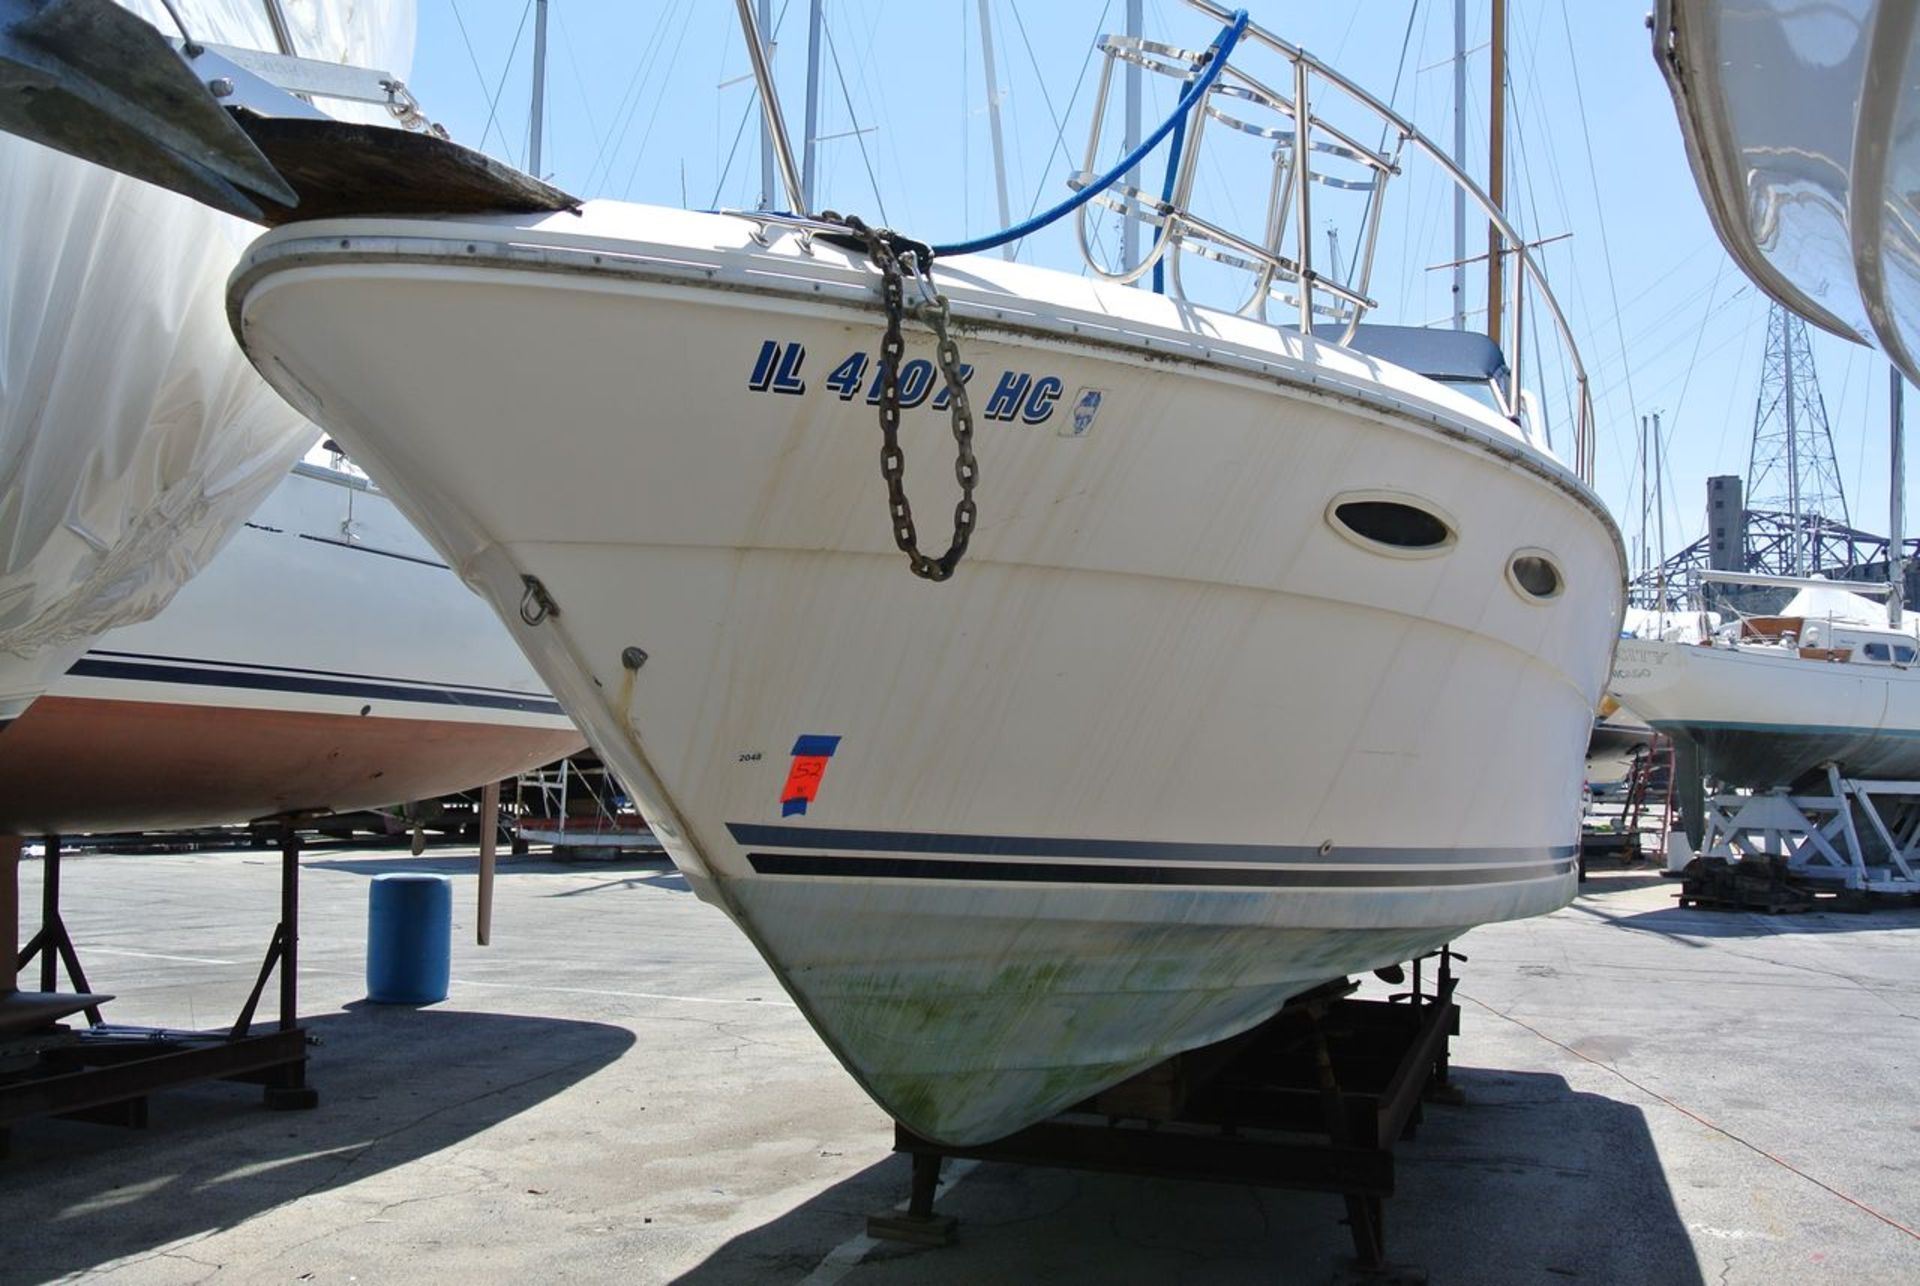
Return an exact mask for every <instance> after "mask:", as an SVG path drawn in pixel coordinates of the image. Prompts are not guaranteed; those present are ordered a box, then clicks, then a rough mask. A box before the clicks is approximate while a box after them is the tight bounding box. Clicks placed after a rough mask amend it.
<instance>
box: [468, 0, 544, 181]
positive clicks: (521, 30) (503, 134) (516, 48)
mask: <svg viewBox="0 0 1920 1286" xmlns="http://www.w3.org/2000/svg"><path fill="white" fill-rule="evenodd" d="M532 12H533V0H527V3H526V5H525V6H524V7H523V8H522V9H521V10H520V25H519V26H517V27H515V28H514V29H513V45H512V47H511V48H509V49H508V50H507V62H506V65H505V66H504V67H502V68H501V69H500V83H499V84H497V85H495V86H494V87H493V98H492V100H491V101H489V102H488V103H487V124H486V128H485V129H482V130H481V131H480V146H481V147H483V148H484V147H485V146H486V145H487V134H488V133H489V132H490V131H491V130H492V129H493V118H494V116H495V115H496V114H497V113H498V112H499V110H500V95H501V94H502V93H504V92H505V91H506V88H507V73H508V72H510V71H512V70H513V59H514V55H516V54H518V53H519V52H520V37H521V36H522V35H524V34H526V30H527V15H528V14H529V13H532ZM500 146H501V147H503V148H507V149H508V152H509V155H511V151H512V146H513V145H512V144H511V143H508V142H507V131H506V127H505V126H502V127H501V129H500Z"/></svg>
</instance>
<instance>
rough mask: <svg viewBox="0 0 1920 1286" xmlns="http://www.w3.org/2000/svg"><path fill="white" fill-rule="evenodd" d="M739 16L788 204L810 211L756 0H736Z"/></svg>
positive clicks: (811, 207) (797, 208) (796, 212)
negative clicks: (755, 8) (756, 15)
mask: <svg viewBox="0 0 1920 1286" xmlns="http://www.w3.org/2000/svg"><path fill="white" fill-rule="evenodd" d="M733 6H734V11H735V12H736V13H737V14H738V15H739V16H740V30H741V31H742V32H743V33H745V35H746V38H747V57H748V58H749V59H751V60H752V62H753V82H754V84H755V85H756V86H758V87H759V90H760V118H761V120H762V122H763V127H764V128H765V130H766V135H765V136H766V137H767V138H768V139H770V140H772V143H773V150H774V158H775V159H776V160H778V161H779V163H780V185H781V186H782V187H783V188H785V189H786V193H787V205H788V206H789V207H790V208H791V209H792V211H793V213H795V214H808V213H811V211H812V209H813V206H812V203H811V202H809V201H807V200H806V199H805V196H804V194H803V192H802V190H801V189H802V185H801V182H800V172H799V170H798V168H797V167H796V166H795V165H794V163H793V146H792V144H791V143H790V142H789V141H788V138H787V119H786V116H785V115H784V114H783V113H782V112H781V111H780V95H779V93H778V91H777V90H776V89H775V88H774V84H773V68H771V67H770V66H768V65H767V45H766V44H765V43H764V42H763V41H762V40H761V39H760V24H759V23H758V22H757V21H755V20H754V16H753V0H733Z"/></svg>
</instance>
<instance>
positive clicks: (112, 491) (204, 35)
mask: <svg viewBox="0 0 1920 1286" xmlns="http://www.w3.org/2000/svg"><path fill="white" fill-rule="evenodd" d="M122 2H123V3H124V4H125V5H126V7H127V8H129V9H131V10H133V11H134V12H136V13H138V14H140V15H141V16H142V17H144V18H146V19H148V20H149V21H151V22H153V23H154V24H155V25H156V26H157V27H159V28H160V30H161V31H162V33H163V34H166V35H169V36H174V35H177V34H178V31H177V28H176V27H175V26H174V24H173V22H172V20H171V19H170V18H169V17H168V15H167V13H166V10H165V8H164V7H163V6H162V5H161V4H160V3H159V0H122ZM179 7H180V9H181V11H182V13H183V16H184V18H185V20H186V23H187V25H188V27H189V29H190V30H191V31H192V34H193V35H194V36H195V37H196V38H197V39H202V40H207V41H211V42H215V43H220V44H230V45H242V46H247V47H251V48H255V49H265V50H269V51H275V50H277V45H276V44H275V42H274V39H273V31H272V27H271V26H270V25H269V23H268V19H267V16H266V9H265V7H264V0H181V3H180V6H179ZM283 10H284V12H285V14H286V16H287V21H288V26H289V28H290V29H291V32H292V35H293V41H294V46H295V49H294V52H296V53H298V54H300V55H301V56H303V57H308V58H323V59H328V60H331V61H337V62H351V63H356V64H359V65H362V66H372V67H377V68H379V69H381V70H384V71H390V72H393V73H394V74H395V75H398V76H402V77H404V76H405V75H406V74H407V72H408V70H409V68H410V66H411V63H412V56H413V28H414V0H283ZM321 106H323V107H325V108H328V109H329V110H331V109H332V107H333V106H334V105H332V104H326V103H323V104H321ZM340 114H341V115H343V116H345V115H349V114H351V115H353V116H355V117H356V118H359V119H365V120H378V119H383V118H385V111H384V109H383V108H380V107H377V106H375V107H363V108H360V109H358V110H356V111H352V112H351V113H349V112H348V111H344V110H343V111H342V112H341V113H340ZM388 119H390V118H388ZM257 232H258V229H257V228H254V227H253V226H252V225H249V224H245V223H242V222H240V221H239V220H237V219H233V218H230V217H228V216H226V215H222V214H217V213H215V212H214V211H212V210H209V209H207V208H205V207H204V206H201V205H198V204H196V203H194V202H192V201H190V200H188V199H187V198H185V197H182V196H178V195H176V194H174V193H172V192H168V191H164V190H162V189H160V188H157V187H153V186H151V185H149V184H146V183H142V182H140V181H139V180H137V179H131V178H126V177H124V176H122V175H119V174H115V173H112V172H111V171H108V170H105V169H102V168H100V167H98V166H94V165H90V164H88V163H87V162H84V161H80V160H76V159H74V158H72V157H69V156H65V155H63V154H61V153H58V152H53V151H50V150H48V149H46V148H42V147H40V146H38V145H36V144H33V143H28V142H26V141H25V140H22V139H18V138H14V137H12V136H10V135H4V134H0V247H5V253H4V254H0V720H5V719H8V718H11V717H13V716H15V715H17V714H18V713H19V712H20V710H21V709H23V708H25V706H26V704H27V703H28V702H30V701H32V699H33V698H34V697H35V696H37V695H39V693H40V692H41V691H43V690H44V689H45V688H46V686H47V684H48V683H49V682H50V681H51V680H52V679H53V678H54V677H56V676H57V675H59V674H60V673H62V672H63V671H64V670H65V669H66V667H67V666H68V665H69V664H71V663H72V661H73V659H74V658H75V657H76V656H78V655H79V653H80V652H81V651H83V650H84V649H85V647H86V646H87V643H88V641H89V640H90V639H92V638H94V637H95V636H97V635H98V634H100V633H101V632H102V631H104V630H106V629H109V628H111V627H113V626H117V625H126V624H130V623H132V622H134V621H140V620H144V619H146V618H148V617H150V616H152V615H153V614H154V613H156V612H158V611H159V610H160V609H161V608H162V607H164V606H165V605H166V603H167V600H168V599H169V598H171V597H172V596H173V593H174V591H175V590H177V589H178V588H179V587H180V585H181V584H182V583H183V582H184V581H185V580H186V579H187V578H188V577H190V576H191V575H193V573H194V572H195V571H196V570H198V569H199V568H200V567H202V566H203V565H205V563H206V562H207V560H208V559H209V558H211V557H212V556H213V555H214V553H215V552H216V551H217V550H218V549H219V548H220V546H221V544H222V543H223V542H224V541H225V540H226V538H227V537H228V536H229V535H230V534H231V533H232V532H233V531H234V530H235V529H236V528H237V527H238V526H239V524H240V523H241V522H243V521H244V520H245V519H246V517H247V516H248V515H249V514H251V513H252V512H253V510H254V508H255V507H256V506H257V505H258V504H259V503H260V501H261V500H262V499H264V498H265V496H266V495H267V493H268V492H269V491H270V490H271V489H272V488H273V487H274V485H275V484H276V483H278V482H279V480H280V479H281V477H282V476H284V475H285V473H286V472H287V470H288V469H289V468H290V467H291V466H292V464H293V462H294V461H295V460H297V459H298V458H299V457H300V454H301V453H302V452H303V451H304V450H305V449H306V448H307V447H308V446H309V445H310V444H311V443H312V442H313V440H314V439H315V438H316V437H317V436H318V435H317V433H316V431H315V430H314V428H313V426H312V425H310V424H308V423H307V422H306V421H305V420H303V419H302V418H301V417H300V416H299V415H297V414H296V413H295V412H294V411H293V410H292V409H291V408H289V407H288V406H287V405H286V404H285V403H284V402H282V401H281V400H280V398H279V397H278V396H277V395H276V394H275V393H274V392H273V391H272V390H271V389H269V388H268V387H267V386H266V384H265V383H263V382H262V381H261V380H260V377H259V376H258V375H256V374H255V373H254V371H253V368H252V367H251V366H250V365H248V363H247V360H246V358H245V357H244V356H243V355H242V354H241V352H240V349H239V347H238V346H237V345H236V344H235V343H234V341H233V336H232V334H231V333H230V332H229V331H228V328H227V318H226V311H225V295H226V281H227V275H228V273H229V272H231V271H232V269H233V266H234V264H235V262H236V261H237V259H238V257H239V254H240V252H241V250H242V249H243V248H244V247H245V246H246V245H247V243H248V242H249V241H250V240H251V239H252V237H253V236H254V235H255V234H256V233H257Z"/></svg>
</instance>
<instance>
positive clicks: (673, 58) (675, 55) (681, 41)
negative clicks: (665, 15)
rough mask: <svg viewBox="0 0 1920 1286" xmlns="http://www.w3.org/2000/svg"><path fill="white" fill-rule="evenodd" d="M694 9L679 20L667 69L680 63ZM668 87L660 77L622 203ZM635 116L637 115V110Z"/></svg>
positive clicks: (641, 158) (621, 196) (690, 5)
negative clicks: (658, 87)
mask: <svg viewBox="0 0 1920 1286" xmlns="http://www.w3.org/2000/svg"><path fill="white" fill-rule="evenodd" d="M696 7H697V6H695V5H694V4H691V3H689V4H688V5H687V16H686V17H685V18H683V19H681V20H680V34H679V35H678V36H675V37H674V40H673V52H672V53H670V54H668V55H667V66H669V67H673V66H677V65H678V64H679V62H680V48H681V46H683V45H685V44H686V42H687V28H689V27H691V26H692V25H693V14H694V10H695V8H696ZM670 87H671V86H670V80H669V78H668V77H665V76H662V77H661V78H660V92H659V93H657V94H655V95H654V96H653V110H652V111H650V112H648V113H647V125H646V128H645V129H643V130H641V131H640V146H639V148H638V149H637V150H636V151H635V152H634V154H633V164H632V165H631V166H630V167H628V169H627V181H626V184H625V185H624V186H623V187H622V188H621V189H620V199H621V200H623V201H624V200H625V199H626V198H627V194H628V193H630V192H632V191H633V181H634V179H635V178H637V177H638V176H639V174H640V162H641V161H642V160H643V159H645V157H646V155H647V144H648V143H651V142H652V141H653V123H654V122H655V121H657V120H659V119H660V107H661V104H663V103H665V102H666V101H667V90H668V89H669V88H670ZM638 101H639V100H637V99H636V100H635V107H636V109H637V107H638ZM635 114H636V115H637V114H638V112H637V110H636V113H635ZM628 123H629V124H631V123H632V118H631V117H629V118H628Z"/></svg>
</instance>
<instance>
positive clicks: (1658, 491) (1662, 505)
mask: <svg viewBox="0 0 1920 1286" xmlns="http://www.w3.org/2000/svg"><path fill="white" fill-rule="evenodd" d="M1513 342H1514V343H1516V344H1517V343H1519V342H1520V339H1519V337H1518V336H1517V335H1516V336H1515V337H1514V341H1513ZM1662 450H1663V448H1662V446H1661V443H1660V412H1658V411H1655V412H1654V413H1653V531H1654V540H1655V542H1656V543H1655V544H1654V547H1653V557H1654V558H1656V559H1658V560H1659V561H1657V562H1655V563H1654V566H1655V567H1656V568H1660V569H1662V579H1661V581H1660V610H1661V611H1665V610H1666V608H1667V594H1666V581H1665V578H1664V569H1665V567H1666V565H1667V492H1666V472H1667V470H1666V462H1665V461H1664V460H1663V459H1662V458H1661V453H1662Z"/></svg>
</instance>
